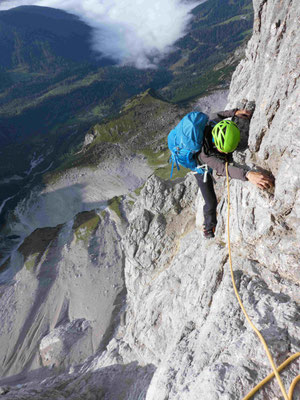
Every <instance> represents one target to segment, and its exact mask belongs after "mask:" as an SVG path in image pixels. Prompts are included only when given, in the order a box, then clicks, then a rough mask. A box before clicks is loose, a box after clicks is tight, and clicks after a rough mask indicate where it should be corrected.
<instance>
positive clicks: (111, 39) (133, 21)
mask: <svg viewBox="0 0 300 400" xmlns="http://www.w3.org/2000/svg"><path fill="white" fill-rule="evenodd" d="M0 1H1V0H0ZM204 1H205V0H198V1H196V0H195V1H192V2H191V1H189V2H184V1H183V0H4V1H2V2H1V4H0V10H5V9H9V8H13V7H16V6H20V5H37V6H45V7H53V8H58V9H61V10H65V11H68V12H70V13H72V14H75V15H77V16H79V17H80V18H81V19H82V20H83V21H85V22H86V23H87V24H89V25H90V26H91V27H92V28H93V29H94V35H93V43H92V46H93V48H94V49H95V50H97V51H99V52H101V53H103V54H104V55H105V56H108V57H110V58H113V59H114V60H116V61H117V62H118V63H120V64H132V65H135V66H137V67H140V68H145V67H149V66H151V61H150V60H151V59H153V56H155V57H160V56H162V55H163V54H165V53H167V52H168V51H169V50H170V46H172V44H173V43H174V42H175V41H176V40H177V39H179V38H180V37H182V36H183V35H184V33H185V30H186V29H187V27H188V23H189V22H190V20H191V15H190V14H189V12H190V11H191V9H192V8H194V7H195V6H196V5H197V4H200V3H203V2H204Z"/></svg>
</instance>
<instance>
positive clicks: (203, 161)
mask: <svg viewBox="0 0 300 400" xmlns="http://www.w3.org/2000/svg"><path fill="white" fill-rule="evenodd" d="M251 116H252V112H251V111H250V110H247V109H234V110H226V111H222V112H218V113H216V114H214V115H213V116H212V118H211V119H210V120H209V121H208V123H207V124H206V126H205V128H204V141H203V145H202V148H201V150H200V151H199V152H198V153H197V154H196V155H195V157H196V160H197V164H198V165H201V166H203V165H207V166H208V167H209V168H211V169H212V170H215V171H216V173H217V175H222V176H225V175H226V169H225V165H226V162H228V163H230V162H231V161H232V152H233V151H234V150H235V149H236V148H237V146H238V144H239V142H240V130H239V128H238V126H237V124H236V123H234V122H233V121H231V120H227V119H226V118H229V117H234V118H235V119H236V120H237V119H239V118H242V119H243V118H244V119H245V118H246V119H248V120H250V118H251ZM228 171H229V176H230V177H231V178H233V179H240V180H242V181H247V180H248V181H249V182H251V183H252V184H254V185H256V186H257V187H259V188H260V189H269V188H271V187H272V186H274V180H273V178H272V177H269V176H268V175H266V174H264V173H261V172H255V171H251V170H250V171H249V170H247V169H245V168H242V167H237V166H233V165H229V167H228ZM205 176H206V179H205V178H204V177H205ZM195 177H196V180H197V182H198V185H199V188H200V190H201V193H202V196H203V198H204V202H205V204H204V207H203V214H204V227H203V235H204V237H205V238H207V239H211V238H213V237H214V236H215V235H214V232H215V227H216V225H217V217H216V209H217V198H216V194H215V190H214V185H213V178H212V175H211V174H210V173H209V174H205V175H204V174H199V173H196V174H195ZM205 181H206V182H205Z"/></svg>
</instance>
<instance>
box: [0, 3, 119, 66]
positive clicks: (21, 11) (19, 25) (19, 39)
mask: <svg viewBox="0 0 300 400" xmlns="http://www.w3.org/2000/svg"><path fill="white" fill-rule="evenodd" d="M91 31H92V28H90V27H89V26H88V25H86V24H85V23H84V22H82V21H80V20H79V18H78V17H76V16H74V15H72V14H69V13H67V12H65V11H61V10H57V9H53V8H49V7H38V6H21V7H16V8H13V9H10V10H7V11H0V54H1V57H0V66H2V67H4V68H16V67H23V68H24V67H25V68H27V69H28V70H30V71H39V70H41V69H44V68H49V67H50V68H51V67H57V66H58V65H61V64H62V63H63V62H70V61H71V62H89V63H91V62H92V63H95V64H97V65H101V66H105V65H112V64H114V62H113V61H112V60H109V59H107V58H101V55H100V54H99V53H95V52H94V51H93V50H92V49H91Z"/></svg>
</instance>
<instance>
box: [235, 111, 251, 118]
mask: <svg viewBox="0 0 300 400" xmlns="http://www.w3.org/2000/svg"><path fill="white" fill-rule="evenodd" d="M234 115H235V116H236V117H239V118H247V119H250V118H251V117H252V111H250V110H246V109H243V110H237V111H236V112H235V114H234Z"/></svg>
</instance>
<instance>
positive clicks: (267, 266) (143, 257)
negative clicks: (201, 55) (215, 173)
mask: <svg viewBox="0 0 300 400" xmlns="http://www.w3.org/2000/svg"><path fill="white" fill-rule="evenodd" d="M254 8H255V23H254V34H253V37H252V39H251V41H250V42H249V44H248V48H247V51H246V57H245V59H244V60H243V61H242V62H241V64H240V65H239V66H238V68H237V70H236V71H235V73H234V75H233V79H232V84H231V89H230V94H229V105H228V106H233V107H234V106H239V105H240V104H247V103H248V102H249V101H255V104H256V108H255V112H254V115H253V118H252V120H251V124H250V132H249V149H248V150H246V151H245V152H240V153H239V154H237V157H236V161H237V162H240V163H241V162H245V163H246V164H247V165H248V166H249V167H251V168H254V166H256V168H262V169H264V170H267V171H269V172H270V173H272V174H273V175H274V177H275V179H276V185H275V190H274V191H270V192H263V191H261V190H259V189H257V188H255V187H254V186H252V185H251V184H250V183H249V182H246V183H245V182H239V181H231V182H230V193H231V200H232V202H231V203H232V204H231V225H230V231H231V237H232V250H233V264H234V270H235V279H236V282H237V286H238V289H239V292H240V295H241V298H242V301H243V302H244V305H245V307H246V309H247V311H248V312H249V315H250V317H251V318H252V320H253V322H254V323H255V324H256V326H257V327H258V328H259V329H260V331H261V332H262V333H263V335H264V337H265V339H266V341H267V343H268V344H269V347H270V350H271V352H272V354H273V356H274V359H275V362H276V363H277V364H280V363H281V362H283V361H284V360H285V359H286V358H287V357H288V356H289V355H290V354H292V353H294V352H297V351H299V348H300V340H299V338H300V328H299V300H300V299H299V281H300V279H299V278H300V275H299V261H300V249H299V239H300V230H299V222H300V216H299V213H300V191H299V187H300V184H299V183H300V182H299V171H300V169H299V167H300V165H299V164H300V139H299V134H298V132H297V129H299V125H300V124H299V122H300V121H299V115H300V113H299V106H300V101H299V93H300V91H299V65H298V64H297V63H299V53H298V54H297V51H298V47H297V45H298V43H299V29H298V27H297V23H298V21H299V17H300V7H299V3H298V1H297V0H281V1H279V0H275V1H273V2H270V1H267V0H254ZM217 180H218V183H217V185H216V188H217V194H218V198H219V206H218V228H217V235H216V239H215V240H213V241H205V240H204V239H203V238H202V236H201V218H202V217H201V214H202V205H203V202H202V198H201V195H199V194H198V193H197V186H196V181H195V179H194V177H193V176H192V174H189V175H188V176H187V177H186V179H185V180H180V179H178V180H175V181H173V182H168V181H164V180H162V179H160V178H158V177H156V176H154V175H152V176H151V177H150V178H149V179H148V180H147V182H146V184H145V186H144V187H143V189H142V191H141V193H140V195H139V196H138V198H137V200H136V201H135V203H134V205H132V204H131V203H130V201H129V200H126V201H125V203H124V206H125V208H122V207H121V211H122V212H120V215H119V217H118V216H117V215H116V213H114V211H112V212H111V213H110V217H108V216H106V218H107V219H105V218H104V216H103V215H101V213H99V212H96V213H94V214H92V215H89V216H88V218H87V216H86V215H83V216H77V217H76V218H75V219H74V220H72V222H70V223H67V224H65V225H63V226H62V227H57V228H51V229H56V230H58V231H55V232H54V231H53V230H51V231H47V232H44V233H45V240H46V242H45V243H42V244H39V249H40V253H43V254H45V249H49V252H51V249H52V248H53V245H55V246H61V247H60V255H63V256H62V257H61V258H60V261H59V262H60V263H61V264H60V274H65V275H64V276H62V275H60V276H61V279H62V280H61V282H64V283H68V285H69V286H68V288H69V290H73V289H74V290H75V285H76V283H75V281H76V279H75V278H76V274H79V275H80V274H83V275H84V277H83V280H82V284H83V285H84V284H85V282H87V280H89V279H90V280H92V282H94V280H96V281H95V287H94V288H95V289H94V290H95V291H94V292H92V293H89V296H92V297H93V300H91V298H90V297H87V300H88V302H87V304H86V306H87V307H90V306H91V305H92V309H93V311H94V313H93V312H91V314H90V316H89V318H88V320H87V321H83V320H82V318H81V314H80V313H77V314H76V313H75V314H76V315H75V314H74V313H73V314H72V313H70V312H65V314H64V313H63V312H62V313H61V314H59V315H58V317H57V318H56V320H55V321H54V322H53V321H52V322H53V323H52V324H50V322H51V321H50V322H49V321H48V322H47V321H46V322H45V321H44V320H43V319H42V318H41V324H40V325H39V329H41V328H40V327H43V326H44V327H45V326H48V327H49V329H48V331H47V332H46V329H45V330H44V333H45V337H44V338H43V340H41V341H40V344H39V345H40V356H41V357H42V360H43V363H44V365H49V364H50V365H54V367H53V368H52V370H50V372H49V373H51V376H48V377H46V374H45V370H42V371H40V375H39V374H38V373H36V375H35V376H34V375H33V376H31V378H30V376H28V375H27V377H26V381H24V380H23V381H22V380H21V378H20V379H19V383H22V385H21V386H18V387H17V386H13V385H12V383H13V382H16V379H15V377H14V379H15V380H13V377H12V378H11V380H9V378H7V379H6V380H3V381H2V384H3V385H4V386H3V388H2V390H3V393H4V394H3V398H4V399H21V398H22V399H26V400H27V399H28V400H29V399H43V400H44V399H52V400H53V399H57V400H58V399H64V398H65V399H74V400H75V399H91V400H96V399H109V400H119V399H127V400H129V399H130V400H141V399H146V400H167V399H170V400H196V399H205V400H220V399H222V400H227V399H228V400H239V399H242V398H243V396H245V395H246V394H247V393H248V391H250V389H252V388H253V387H254V386H255V385H256V384H257V383H258V382H259V381H260V380H261V379H262V378H264V377H265V376H266V375H268V373H269V372H270V366H269V363H268V360H267V358H266V355H265V352H264V350H263V348H262V346H261V344H260V343H259V342H258V339H257V337H256V336H255V334H254V333H253V331H252V330H251V328H250V327H249V326H248V324H247V322H246V321H245V318H244V316H243V314H242V312H241V310H240V308H239V305H238V303H237V301H236V298H235V296H234V293H233V289H232V284H231V280H230V274H229V264H228V251H227V247H226V236H225V231H226V229H225V219H226V211H227V200H226V187H225V181H224V178H220V177H217ZM120 216H121V217H122V216H123V217H124V216H126V218H125V220H120ZM91 220H92V222H88V221H91ZM87 222H88V225H87ZM125 225H126V226H127V228H126V232H125V230H124V229H125ZM112 231H114V232H112ZM59 232H60V233H59ZM53 235H54V237H55V238H57V237H58V239H53ZM105 235H108V236H105ZM113 235H115V236H114V237H115V238H116V240H115V242H114V244H113V247H110V248H107V247H106V246H107V245H108V243H106V244H105V241H104V239H103V238H105V237H110V238H111V237H112V236H113ZM121 237H122V240H121ZM64 238H67V241H66V243H67V245H66V246H64V244H63V243H64V242H63V240H65V239H64ZM118 238H120V242H119V240H118ZM53 240H54V241H55V240H56V241H55V242H53ZM38 243H40V241H39V240H38ZM78 246H80V248H79V247H78ZM90 246H91V248H90ZM97 246H98V247H97ZM78 249H79V250H80V251H79V250H78ZM97 249H98V250H97ZM103 252H104V254H105V255H106V256H105V257H106V258H105V257H104V255H103ZM40 253H39V252H37V254H36V253H33V254H32V251H29V250H28V246H26V241H25V242H24V243H23V246H22V248H20V249H19V254H21V255H22V256H23V257H25V258H26V259H27V266H28V268H27V271H26V270H24V269H23V270H21V271H20V272H18V273H19V274H20V273H22V274H25V273H33V274H35V278H34V279H33V282H32V285H35V286H36V287H39V286H38V285H40V287H41V286H42V283H43V279H45V278H48V276H43V271H44V270H43V268H42V266H43V265H46V264H42V263H43V262H45V260H47V258H43V255H40ZM108 253H109V254H113V256H114V258H113V259H112V258H111V256H108ZM99 254H102V255H103V257H104V258H103V260H104V261H103V262H102V264H101V263H100V260H101V257H99ZM79 257H82V259H81V260H79V259H78V258H79ZM97 257H98V258H97ZM91 260H94V264H93V262H92V261H91ZM120 260H122V261H124V264H120ZM108 264H109V265H111V264H113V265H112V268H113V271H116V273H114V274H113V276H115V281H114V282H111V283H110V284H111V285H116V287H115V291H114V292H112V293H111V297H112V298H115V299H118V301H116V307H115V309H114V310H113V309H111V310H110V312H111V314H110V315H111V320H110V321H107V322H106V325H105V326H106V333H107V335H106V337H103V336H102V337H99V336H98V337H96V336H95V335H96V332H97V329H98V328H100V327H101V321H99V318H98V317H97V307H101V304H102V301H103V298H104V297H101V296H100V295H99V294H97V284H98V283H99V285H100V281H101V282H103V280H104V279H105V274H104V271H105V266H107V265H108ZM54 267H55V268H58V264H57V263H56V264H55V266H54ZM79 267H82V268H83V270H82V271H80V270H79ZM72 268H73V271H72V274H74V276H73V275H72V277H71V278H70V277H69V274H70V271H71V270H72ZM115 268H116V269H115ZM123 268H124V269H123ZM46 270H47V269H46ZM30 271H31V272H30ZM123 271H124V275H123ZM37 272H38V274H37ZM101 274H104V275H103V276H102V275H101ZM66 275H68V276H67V277H66ZM100 275H101V277H100ZM19 276H20V275H18V277H19ZM98 276H99V278H98ZM37 278H38V279H37ZM100 278H101V279H100ZM55 284H56V283H55ZM72 285H73V286H72ZM79 285H80V283H79ZM123 285H124V286H123ZM36 287H35V288H33V289H32V290H36ZM53 287H54V286H53ZM72 288H73V289H72ZM101 288H102V286H101ZM9 290H10V291H11V292H12V291H15V290H17V289H16V287H15V286H14V285H12V286H11V287H9ZM18 290H24V288H22V285H21V281H20V283H19V287H18ZM51 290H53V289H51ZM101 290H102V289H101ZM125 290H126V292H125ZM7 293H8V291H5V293H4V295H5V296H8V294H7ZM54 293H58V292H54ZM96 294H97V296H98V297H95V296H96ZM47 296H48V292H47ZM2 297H3V296H2ZM5 298H6V297H5ZM11 298H13V297H11ZM47 298H48V299H49V301H51V300H50V299H51V297H47ZM74 299H76V296H75V297H73V301H75V300H74ZM120 299H121V300H122V301H121V303H120V302H119V301H120ZM8 300H9V298H8ZM84 300H85V299H82V301H83V304H85V303H84ZM1 301H2V298H1ZM55 301H56V302H57V304H58V305H59V304H61V303H60V302H59V299H58V298H57V299H55ZM90 303H91V304H90ZM110 304H111V303H110ZM25 305H26V307H27V306H28V307H29V305H27V304H25ZM20 307H21V305H20V304H19V305H18V304H16V306H15V308H13V307H12V312H14V313H16V312H20ZM63 307H66V309H67V305H64V306H63ZM63 307H62V308H61V309H63ZM75 309H77V308H76V307H75V308H74V310H75ZM18 310H19V311H18ZM99 312H100V311H99ZM63 316H65V318H63ZM66 316H67V317H68V318H66ZM7 318H8V316H7ZM93 321H94V325H92V322H93ZM43 324H44V325H43ZM47 324H48V325H47ZM6 326H8V325H6ZM95 327H96V330H95ZM35 333H36V332H30V336H29V338H28V341H27V342H26V346H28V348H29V349H31V347H30V346H31V342H32V341H33V340H34V337H35V336H34V335H35ZM91 341H92V343H95V346H99V344H100V347H98V348H97V350H96V351H95V353H96V354H94V355H93V356H91V357H90V358H89V359H87V360H85V361H83V360H84V358H85V357H86V356H88V355H90V354H92V353H93V352H92V351H91V350H90V348H89V343H91ZM81 343H82V345H81ZM73 344H74V347H72V346H73ZM20 346H21V347H20ZM23 346H24V345H23ZM104 347H105V350H104V351H103V349H104ZM20 348H21V350H22V344H21V343H19V342H16V344H15V345H14V349H15V352H16V353H17V354H16V355H14V354H13V352H10V354H9V355H10V358H9V359H7V357H6V355H3V359H4V362H5V363H6V365H8V366H9V363H10V362H11V360H12V359H13V357H20V356H18V351H19V350H20ZM80 351H83V354H82V358H77V357H78V353H80ZM8 353H9V352H8ZM24 354H27V353H24ZM24 356H25V355H23V356H22V357H21V359H20V362H23V357H24ZM27 356H28V355H27ZM74 360H78V363H77V364H76V363H75V362H74ZM27 361H28V360H27ZM80 362H81V364H79V363H80ZM26 365H27V364H26ZM66 367H67V368H68V369H67V370H65V372H64V373H63V371H62V369H63V368H66ZM47 371H48V370H47ZM59 371H62V373H61V374H60V375H57V374H58V373H59ZM297 374H299V360H298V361H295V362H294V363H292V364H291V365H290V366H289V367H288V368H287V370H286V371H285V372H284V373H283V381H284V383H285V385H286V387H287V388H288V386H289V384H290V382H291V381H292V379H293V378H294V377H295V376H296V375H297ZM41 376H42V377H43V378H44V379H43V381H41ZM30 380H31V382H29V381H30ZM0 393H1V392H0ZM280 396H281V393H280V390H279V387H278V385H277V382H276V381H272V382H271V383H269V384H268V385H266V386H265V387H264V388H263V389H262V390H261V391H260V392H259V393H258V394H257V395H256V396H255V399H258V400H263V399H280V398H281V397H280ZM299 396H300V388H299V386H298V388H296V390H295V394H294V399H297V398H298V397H299Z"/></svg>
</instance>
